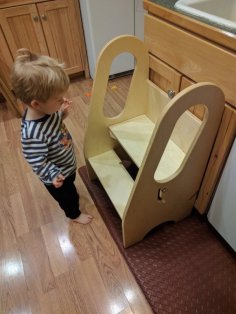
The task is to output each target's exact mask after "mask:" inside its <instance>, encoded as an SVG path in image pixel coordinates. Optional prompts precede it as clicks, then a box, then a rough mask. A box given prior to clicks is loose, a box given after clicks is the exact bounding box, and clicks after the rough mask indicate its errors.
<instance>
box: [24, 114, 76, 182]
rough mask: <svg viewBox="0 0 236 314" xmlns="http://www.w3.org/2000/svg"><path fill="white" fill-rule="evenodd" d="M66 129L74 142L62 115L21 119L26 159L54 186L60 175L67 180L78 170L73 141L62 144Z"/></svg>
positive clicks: (68, 136)
mask: <svg viewBox="0 0 236 314" xmlns="http://www.w3.org/2000/svg"><path fill="white" fill-rule="evenodd" d="M25 116H26V114H25ZM62 130H63V133H62ZM65 130H66V136H67V138H70V139H71V137H70V134H69V132H68V130H67V129H66V127H65V125H64V123H63V121H62V115H61V112H56V113H54V114H52V115H46V116H44V117H43V118H41V119H38V120H25V117H24V118H23V119H22V124H21V143H22V151H23V154H24V157H25V159H26V160H27V161H28V163H29V164H30V166H31V167H32V169H33V171H34V172H35V173H36V174H37V175H38V176H39V177H40V179H41V180H42V181H43V182H44V183H45V184H52V180H53V179H54V178H55V177H56V176H57V175H59V174H62V175H63V176H64V177H65V178H66V177H68V176H69V175H71V174H72V173H74V172H75V171H76V158H75V154H74V149H73V144H72V141H71V140H70V141H69V143H68V144H67V145H63V142H62V141H61V140H62V139H63V137H65Z"/></svg>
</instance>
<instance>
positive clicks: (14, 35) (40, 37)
mask: <svg viewBox="0 0 236 314" xmlns="http://www.w3.org/2000/svg"><path fill="white" fill-rule="evenodd" d="M4 2H5V6H6V5H7V6H9V7H5V8H2V6H3V4H1V2H0V25H1V29H2V32H3V34H2V36H4V38H5V41H6V43H7V47H8V49H9V51H10V54H11V62H9V58H8V60H6V58H5V56H4V55H3V54H2V51H1V49H0V59H1V60H3V61H4V60H5V61H6V63H7V64H8V68H9V67H11V65H12V63H13V58H14V55H15V53H16V50H17V49H19V48H23V47H24V48H28V49H30V50H32V51H34V52H37V53H40V54H45V55H49V56H51V57H53V58H57V59H59V60H61V61H63V62H64V63H65V68H66V71H67V73H68V74H70V75H71V74H77V73H79V72H82V71H84V72H85V76H86V77H87V76H88V65H87V58H86V51H85V44H84V38H83V29H82V22H81V16H80V10H79V3H78V2H77V1H74V0H54V1H53V0H52V1H42V0H41V1H40V0H38V1H33V0H31V3H29V0H26V1H25V2H24V1H20V2H19V4H23V5H17V6H12V5H14V4H16V3H17V2H16V1H7V2H6V1H4ZM24 3H26V4H25V5H24ZM6 72H8V71H5V73H6ZM9 74H10V71H9V72H8V73H6V80H7V81H8V82H9Z"/></svg>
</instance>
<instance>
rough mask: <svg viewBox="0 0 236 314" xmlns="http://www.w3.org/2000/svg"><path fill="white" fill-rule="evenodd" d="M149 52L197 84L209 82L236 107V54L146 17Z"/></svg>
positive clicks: (146, 37) (158, 20)
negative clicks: (219, 89)
mask: <svg viewBox="0 0 236 314" xmlns="http://www.w3.org/2000/svg"><path fill="white" fill-rule="evenodd" d="M145 43H146V45H147V47H148V49H149V51H150V52H151V53H152V54H153V55H155V56H157V57H158V58H160V59H161V60H163V61H164V62H166V63H168V64H169V65H170V66H172V67H173V68H175V69H177V70H178V71H179V72H181V73H183V74H184V75H186V76H188V77H189V78H190V79H192V80H194V81H195V82H202V81H209V82H212V83H215V84H217V85H218V86H220V87H221V88H222V90H223V91H224V93H225V97H226V100H227V102H229V103H231V104H232V105H234V106H235V107H236V93H235V90H236V66H235V65H236V55H235V54H233V53H232V52H230V51H228V50H225V49H222V48H221V47H219V46H217V45H213V44H212V43H210V42H208V41H206V40H203V39H201V38H200V37H198V36H194V35H192V34H191V33H189V32H187V31H184V30H182V29H180V28H178V27H176V26H173V25H170V24H168V23H166V22H164V21H162V20H160V19H158V18H154V17H152V16H147V15H146V16H145Z"/></svg>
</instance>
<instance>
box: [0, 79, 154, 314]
mask: <svg viewBox="0 0 236 314" xmlns="http://www.w3.org/2000/svg"><path fill="white" fill-rule="evenodd" d="M109 84H110V85H109V86H113V85H116V87H117V88H116V89H111V88H110V87H109V86H108V89H107V90H108V94H109V95H107V97H106V99H109V107H105V110H106V113H107V115H112V114H113V112H115V110H116V109H118V108H120V109H122V101H123V100H124V98H125V97H126V91H127V89H128V86H129V84H130V77H126V78H121V79H116V80H113V81H111V82H109ZM91 87H92V81H91V80H81V79H74V80H73V81H72V83H71V87H70V90H69V92H68V95H67V96H68V97H69V98H71V99H72V100H73V108H72V112H71V114H70V116H69V117H68V118H67V119H66V120H65V123H66V125H67V127H68V129H69V130H70V132H71V134H72V136H73V139H74V144H75V151H76V155H77V160H78V165H79V166H82V165H84V158H83V153H82V147H83V139H84V130H85V127H86V118H87V114H88V108H89V105H88V102H89V99H90V96H89V93H90V92H91ZM0 130H1V139H0V186H1V195H0V299H1V302H0V304H1V305H0V313H1V314H9V313H27V314H28V313H29V314H42V313H43V314H54V313H55V314H68V313H70V314H73V313H75V314H93V313H94V314H95V313H96V314H118V313H123V314H138V313H142V314H144V313H145V314H149V313H150V314H151V313H152V311H151V309H150V306H149V305H148V304H147V301H146V299H145V298H144V296H143V294H142V292H141V291H140V288H139V286H138V285H137V283H136V281H135V279H134V277H133V275H132V273H131V272H130V270H129V268H128V266H127V265H126V263H125V261H124V259H123V256H122V255H121V254H120V252H119V250H118V249H117V246H116V244H115V242H114V241H113V239H112V237H111V236H110V233H109V232H108V230H107V228H106V226H105V224H104V222H103V220H102V218H101V217H100V214H99V213H98V211H97V209H96V207H95V205H94V203H93V201H92V200H91V197H90V195H89V193H88V192H87V189H86V188H85V186H84V184H83V182H82V180H81V178H80V177H79V175H77V178H76V181H75V182H76V183H75V184H76V187H77V188H78V190H79V192H80V207H81V210H82V211H83V212H88V213H90V214H92V215H93V216H94V220H93V222H92V224H91V225H88V226H81V225H78V224H75V223H73V222H71V221H69V220H68V219H67V218H66V217H65V216H64V213H63V212H62V210H61V209H60V208H59V206H58V205H57V203H56V202H55V201H54V200H53V199H52V198H51V196H50V195H49V194H48V192H47V191H46V189H45V188H44V186H43V185H42V184H41V182H40V181H39V179H38V178H37V177H36V176H35V174H34V173H33V172H32V170H31V169H30V167H29V166H28V164H27V163H26V161H25V160H24V159H23V156H22V153H21V145H20V120H19V119H16V118H14V117H13V115H12V113H11V112H9V111H7V110H6V108H5V107H0Z"/></svg>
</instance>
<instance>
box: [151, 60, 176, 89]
mask: <svg viewBox="0 0 236 314" xmlns="http://www.w3.org/2000/svg"><path fill="white" fill-rule="evenodd" d="M149 66H150V80H151V81H152V82H153V83H155V84H156V85H158V86H159V87H160V88H161V89H162V90H164V91H165V92H167V91H168V90H173V91H175V92H176V93H178V91H179V86H180V80H181V74H180V73H179V72H177V71H176V70H174V69H173V68H171V67H170V66H168V65H167V64H165V63H164V62H162V61H161V60H159V59H157V58H155V57H153V56H149Z"/></svg>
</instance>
